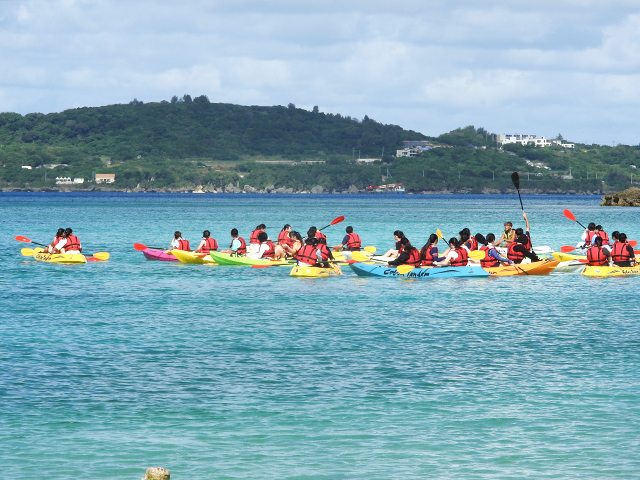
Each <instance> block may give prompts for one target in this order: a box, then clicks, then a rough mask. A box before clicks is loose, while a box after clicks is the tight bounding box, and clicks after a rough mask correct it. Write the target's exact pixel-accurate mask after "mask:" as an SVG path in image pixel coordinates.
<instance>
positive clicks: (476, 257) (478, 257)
mask: <svg viewBox="0 0 640 480" xmlns="http://www.w3.org/2000/svg"><path fill="white" fill-rule="evenodd" d="M469 258H473V259H474V260H482V259H483V258H484V252H482V251H480V250H474V251H473V252H469Z"/></svg>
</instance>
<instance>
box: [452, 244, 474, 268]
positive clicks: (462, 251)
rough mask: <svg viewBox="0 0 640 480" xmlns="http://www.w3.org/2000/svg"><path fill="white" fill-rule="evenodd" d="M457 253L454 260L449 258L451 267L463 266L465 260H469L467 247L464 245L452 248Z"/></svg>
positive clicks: (465, 263)
mask: <svg viewBox="0 0 640 480" xmlns="http://www.w3.org/2000/svg"><path fill="white" fill-rule="evenodd" d="M454 251H455V252H456V253H457V254H458V258H456V259H455V260H453V259H452V260H451V263H449V265H451V266H452V267H465V266H466V265H467V262H468V261H469V254H468V253H467V249H466V248H464V247H458V248H456V249H455V250H454Z"/></svg>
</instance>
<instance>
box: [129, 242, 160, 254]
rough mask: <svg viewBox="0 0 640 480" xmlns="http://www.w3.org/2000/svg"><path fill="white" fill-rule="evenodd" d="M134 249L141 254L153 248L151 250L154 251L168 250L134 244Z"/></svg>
mask: <svg viewBox="0 0 640 480" xmlns="http://www.w3.org/2000/svg"><path fill="white" fill-rule="evenodd" d="M133 248H135V249H136V250H137V251H139V252H141V251H142V250H146V249H147V248H151V249H154V250H166V248H164V247H147V246H146V245H144V244H142V243H134V244H133Z"/></svg>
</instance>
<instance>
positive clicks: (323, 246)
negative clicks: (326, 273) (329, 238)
mask: <svg viewBox="0 0 640 480" xmlns="http://www.w3.org/2000/svg"><path fill="white" fill-rule="evenodd" d="M316 248H317V249H318V250H320V254H321V255H322V261H323V262H324V261H325V260H328V259H329V247H327V245H326V244H324V243H321V244H319V245H316Z"/></svg>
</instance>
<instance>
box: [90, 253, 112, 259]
mask: <svg viewBox="0 0 640 480" xmlns="http://www.w3.org/2000/svg"><path fill="white" fill-rule="evenodd" d="M92 256H93V257H95V258H97V259H98V260H109V257H110V256H111V255H109V254H108V253H107V252H98V253H94V254H93V255H92Z"/></svg>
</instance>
